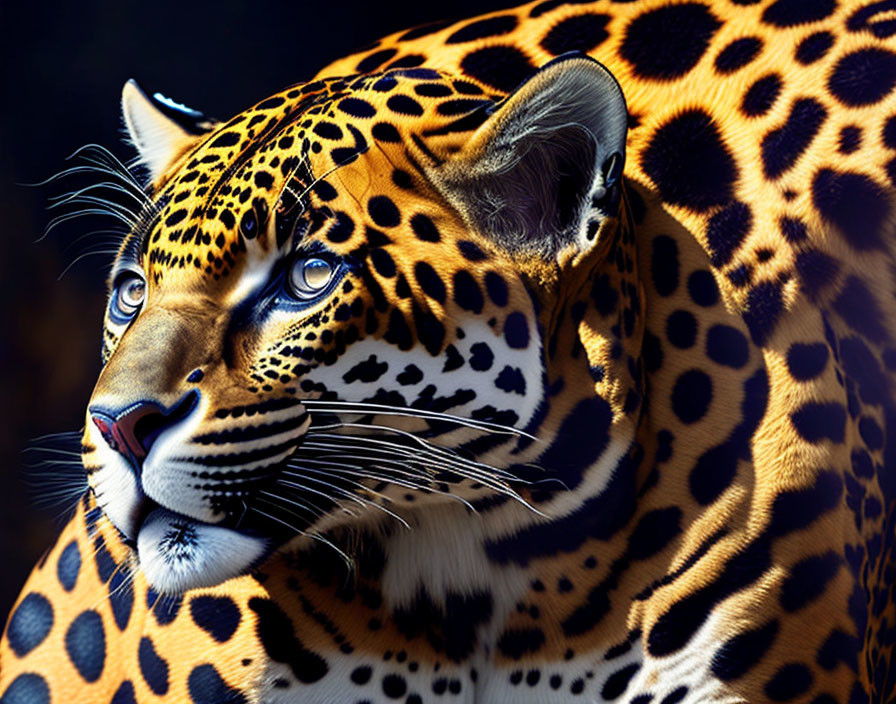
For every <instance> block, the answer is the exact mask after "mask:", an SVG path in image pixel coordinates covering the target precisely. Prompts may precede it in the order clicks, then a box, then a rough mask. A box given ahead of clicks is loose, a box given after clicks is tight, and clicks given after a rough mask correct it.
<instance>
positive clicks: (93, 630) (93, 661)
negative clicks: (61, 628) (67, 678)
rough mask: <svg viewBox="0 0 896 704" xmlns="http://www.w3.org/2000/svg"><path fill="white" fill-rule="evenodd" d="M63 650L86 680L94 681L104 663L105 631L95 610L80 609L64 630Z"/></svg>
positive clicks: (97, 677)
mask: <svg viewBox="0 0 896 704" xmlns="http://www.w3.org/2000/svg"><path fill="white" fill-rule="evenodd" d="M65 652H66V653H68V657H69V659H70V660H71V661H72V664H73V665H74V666H75V669H77V670H78V672H79V673H80V675H81V677H83V678H84V679H85V680H86V681H87V682H96V681H97V680H98V679H99V678H100V675H102V674H103V666H104V665H105V663H106V631H105V630H104V629H103V619H102V618H101V617H100V615H99V614H98V613H97V612H96V611H82V612H81V613H80V614H79V615H78V617H77V618H76V619H75V620H74V621H72V624H71V625H70V626H69V627H68V630H67V631H66V632H65Z"/></svg>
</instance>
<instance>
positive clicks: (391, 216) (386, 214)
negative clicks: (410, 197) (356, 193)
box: [367, 196, 401, 227]
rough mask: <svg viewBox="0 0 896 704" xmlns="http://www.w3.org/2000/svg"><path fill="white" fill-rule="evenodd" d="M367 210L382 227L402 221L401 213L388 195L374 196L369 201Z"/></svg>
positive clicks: (391, 225) (393, 225) (392, 225)
mask: <svg viewBox="0 0 896 704" xmlns="http://www.w3.org/2000/svg"><path fill="white" fill-rule="evenodd" d="M367 212H368V213H370V217H371V219H372V220H373V222H374V223H376V224H377V225H379V226H380V227H395V226H396V225H398V224H399V223H400V222H401V213H400V212H399V211H398V207H397V206H396V205H395V203H393V202H392V200H391V199H390V198H389V197H388V196H374V197H373V198H371V199H370V200H369V201H367Z"/></svg>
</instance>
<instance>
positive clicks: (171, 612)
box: [146, 587, 183, 626]
mask: <svg viewBox="0 0 896 704" xmlns="http://www.w3.org/2000/svg"><path fill="white" fill-rule="evenodd" d="M182 603H183V597H182V596H181V595H179V594H178V595H177V596H159V594H157V593H156V591H155V590H154V589H153V588H152V587H150V588H149V589H147V590H146V608H147V609H151V610H152V613H153V615H154V616H155V617H156V623H158V624H159V625H160V626H166V625H168V624H169V623H171V622H172V621H174V619H175V618H177V614H178V613H179V612H180V607H181V604H182Z"/></svg>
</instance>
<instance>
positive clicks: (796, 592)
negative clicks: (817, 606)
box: [780, 552, 842, 611]
mask: <svg viewBox="0 0 896 704" xmlns="http://www.w3.org/2000/svg"><path fill="white" fill-rule="evenodd" d="M841 564H842V559H841V558H840V557H839V556H838V555H837V554H836V553H834V552H828V553H825V554H824V555H813V556H812V557H807V558H805V559H803V560H800V561H799V562H797V563H796V564H795V565H794V566H793V567H791V568H790V574H789V575H788V576H787V579H785V580H784V583H783V584H782V585H781V597H780V600H781V606H783V607H784V610H785V611H797V610H799V609H801V608H803V607H804V606H806V605H807V604H809V603H810V602H811V601H813V600H815V599H817V598H818V597H820V596H821V595H822V594H823V593H824V590H825V589H826V588H827V585H828V582H830V581H831V580H832V579H833V578H834V577H835V576H836V575H837V572H839V571H840V565H841Z"/></svg>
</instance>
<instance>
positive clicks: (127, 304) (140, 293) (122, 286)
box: [115, 275, 146, 319]
mask: <svg viewBox="0 0 896 704" xmlns="http://www.w3.org/2000/svg"><path fill="white" fill-rule="evenodd" d="M145 298H146V281H144V280H143V278H142V277H140V276H137V275H129V276H128V278H127V279H125V280H124V281H122V282H120V283H119V284H118V293H117V295H116V296H115V309H116V310H117V312H118V315H119V316H123V317H124V318H125V319H129V318H131V317H133V316H134V315H136V314H137V311H139V310H140V308H141V306H142V305H143V301H144V299H145Z"/></svg>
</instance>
